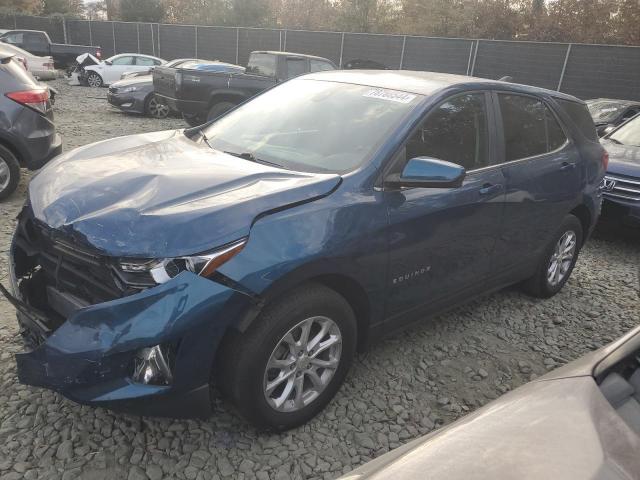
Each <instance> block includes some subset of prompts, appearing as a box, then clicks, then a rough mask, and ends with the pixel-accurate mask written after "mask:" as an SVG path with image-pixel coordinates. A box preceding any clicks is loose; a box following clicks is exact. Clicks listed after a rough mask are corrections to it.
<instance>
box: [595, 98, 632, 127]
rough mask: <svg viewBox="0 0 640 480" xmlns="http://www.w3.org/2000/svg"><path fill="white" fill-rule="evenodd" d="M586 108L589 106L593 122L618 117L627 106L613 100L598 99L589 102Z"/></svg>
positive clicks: (606, 120) (606, 121)
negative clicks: (597, 100)
mask: <svg viewBox="0 0 640 480" xmlns="http://www.w3.org/2000/svg"><path fill="white" fill-rule="evenodd" d="M587 108H589V113H590V114H591V116H592V117H593V121H594V122H596V123H608V122H610V121H612V120H615V119H616V118H618V116H619V115H620V114H621V113H622V111H623V110H624V109H625V108H627V107H626V106H624V105H621V104H619V103H615V102H608V101H600V102H589V103H588V104H587Z"/></svg>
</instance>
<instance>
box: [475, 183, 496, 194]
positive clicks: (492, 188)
mask: <svg viewBox="0 0 640 480" xmlns="http://www.w3.org/2000/svg"><path fill="white" fill-rule="evenodd" d="M500 190H502V185H500V184H497V185H493V184H491V183H485V184H484V185H483V186H482V188H481V189H480V190H479V193H480V195H493V194H494V193H498V192H499V191H500Z"/></svg>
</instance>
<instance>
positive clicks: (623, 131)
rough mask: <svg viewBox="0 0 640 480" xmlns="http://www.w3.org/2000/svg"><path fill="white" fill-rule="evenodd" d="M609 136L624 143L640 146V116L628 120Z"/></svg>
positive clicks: (610, 138)
mask: <svg viewBox="0 0 640 480" xmlns="http://www.w3.org/2000/svg"><path fill="white" fill-rule="evenodd" d="M607 138H608V139H609V140H612V141H614V142H616V143H619V144H622V145H632V146H634V147H640V116H636V117H635V118H634V119H633V120H630V121H628V122H627V123H625V124H624V125H622V126H621V127H620V128H618V129H617V130H616V131H615V132H613V133H612V134H611V135H609V136H608V137H607Z"/></svg>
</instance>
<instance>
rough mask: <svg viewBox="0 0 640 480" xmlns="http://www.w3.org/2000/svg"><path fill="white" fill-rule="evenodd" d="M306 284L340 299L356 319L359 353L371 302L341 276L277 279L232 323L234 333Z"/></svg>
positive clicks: (356, 284)
mask: <svg viewBox="0 0 640 480" xmlns="http://www.w3.org/2000/svg"><path fill="white" fill-rule="evenodd" d="M306 283H318V284H320V285H323V286H325V287H327V288H330V289H331V290H333V291H334V292H336V293H338V294H339V295H340V296H342V297H343V298H344V299H345V300H346V301H347V303H348V304H349V306H350V307H351V309H352V310H353V313H354V315H355V317H356V325H357V332H358V339H357V346H358V349H359V350H363V349H364V348H365V347H366V345H367V344H368V341H369V327H370V325H371V323H372V322H371V318H372V310H373V306H372V304H371V299H370V298H369V295H368V294H367V292H366V290H365V288H364V287H363V285H362V284H361V283H360V282H359V281H357V280H356V279H355V278H353V277H352V276H350V275H347V274H344V273H317V274H309V275H300V274H299V273H295V272H294V273H291V274H290V275H288V276H286V277H285V278H282V279H280V280H279V281H278V282H276V283H275V284H274V285H272V286H271V287H270V288H269V289H267V290H266V291H265V292H263V293H262V294H261V295H260V301H259V302H258V303H257V304H256V305H255V307H254V308H252V309H251V310H250V311H249V312H247V314H246V315H244V317H243V318H241V319H240V321H239V322H237V323H236V325H235V328H233V329H234V330H236V331H239V332H241V333H242V332H245V331H247V330H248V329H249V328H250V327H251V325H252V324H253V323H254V321H256V319H257V318H258V317H259V316H260V313H261V311H262V309H263V308H264V306H265V305H266V304H268V303H270V302H273V301H276V300H277V299H279V298H281V297H282V296H284V295H286V294H287V293H288V292H289V291H291V290H292V289H294V288H296V287H298V286H300V285H302V284H306Z"/></svg>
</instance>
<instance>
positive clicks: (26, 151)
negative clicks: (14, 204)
mask: <svg viewBox="0 0 640 480" xmlns="http://www.w3.org/2000/svg"><path fill="white" fill-rule="evenodd" d="M8 133H10V134H11V136H12V137H13V139H14V141H15V143H14V145H15V146H16V148H17V150H18V152H19V153H20V163H21V165H22V166H23V167H26V168H28V169H30V170H37V169H39V168H42V167H43V166H44V164H45V163H47V162H48V161H49V160H51V159H52V158H53V157H55V156H56V155H58V154H60V153H61V152H62V138H61V137H60V135H59V134H58V133H57V132H56V127H55V125H54V123H53V115H51V117H45V116H43V115H41V114H39V113H36V112H34V111H33V110H31V109H29V108H24V109H23V111H22V112H21V113H20V115H19V116H18V117H17V118H16V121H15V122H14V125H13V128H12V129H11V130H10V131H9V132H8Z"/></svg>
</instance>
